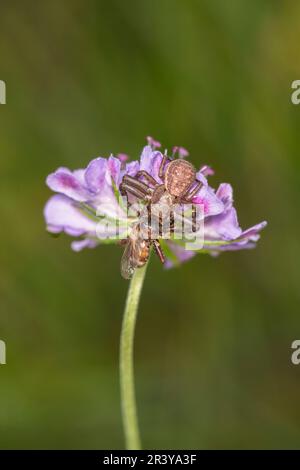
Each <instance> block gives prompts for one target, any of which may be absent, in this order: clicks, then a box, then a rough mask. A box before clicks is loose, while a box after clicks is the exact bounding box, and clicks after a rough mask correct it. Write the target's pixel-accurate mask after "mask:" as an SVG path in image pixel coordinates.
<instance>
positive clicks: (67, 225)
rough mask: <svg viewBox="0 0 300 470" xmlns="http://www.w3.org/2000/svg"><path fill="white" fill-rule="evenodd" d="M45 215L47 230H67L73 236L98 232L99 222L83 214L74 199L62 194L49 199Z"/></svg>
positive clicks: (57, 231) (53, 231) (55, 231)
mask: <svg viewBox="0 0 300 470" xmlns="http://www.w3.org/2000/svg"><path fill="white" fill-rule="evenodd" d="M44 216H45V220H46V224H47V230H48V231H49V232H52V233H59V232H65V233H67V234H68V235H72V236H80V235H83V234H86V233H90V234H95V233H96V224H97V223H96V222H94V221H93V220H91V219H89V218H88V217H86V216H85V215H83V214H82V212H81V211H80V210H79V209H78V208H77V207H76V203H74V201H72V200H71V199H70V198H68V197H67V196H64V195H61V194H56V195H54V196H52V197H51V198H50V199H49V200H48V202H47V203H46V205H45V209H44Z"/></svg>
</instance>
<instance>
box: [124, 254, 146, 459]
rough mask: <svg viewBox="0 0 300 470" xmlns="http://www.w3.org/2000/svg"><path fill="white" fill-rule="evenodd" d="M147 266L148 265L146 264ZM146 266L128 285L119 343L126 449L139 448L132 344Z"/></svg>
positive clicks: (137, 271)
mask: <svg viewBox="0 0 300 470" xmlns="http://www.w3.org/2000/svg"><path fill="white" fill-rule="evenodd" d="M147 264H148V263H147ZM147 264H146V265H145V266H143V267H142V268H138V269H136V271H135V273H134V275H133V277H132V279H131V281H130V285H129V290H128V294H127V300H126V305H125V311H124V317H123V324H122V331H121V341H120V384H121V408H122V417H123V426H124V433H125V441H126V449H128V450H138V449H140V448H141V442H140V435H139V427H138V419H137V411H136V402H135V390H134V374H133V342H134V331H135V323H136V317H137V311H138V305H139V299H140V295H141V291H142V287H143V282H144V278H145V273H146V268H147Z"/></svg>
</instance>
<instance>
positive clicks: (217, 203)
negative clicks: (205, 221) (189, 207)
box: [193, 186, 224, 217]
mask: <svg viewBox="0 0 300 470" xmlns="http://www.w3.org/2000/svg"><path fill="white" fill-rule="evenodd" d="M193 203H195V204H201V205H202V206H203V211H204V215H205V217H208V216H212V215H217V214H220V213H221V212H223V211H224V204H223V202H222V201H221V200H220V199H219V198H218V197H217V195H216V194H215V192H214V190H213V189H212V188H210V187H209V186H202V187H201V188H200V190H199V192H198V193H197V195H196V196H195V197H194V198H193Z"/></svg>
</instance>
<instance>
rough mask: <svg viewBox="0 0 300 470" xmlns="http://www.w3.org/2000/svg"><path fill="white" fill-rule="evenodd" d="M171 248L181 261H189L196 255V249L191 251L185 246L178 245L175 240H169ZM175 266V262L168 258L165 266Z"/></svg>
mask: <svg viewBox="0 0 300 470" xmlns="http://www.w3.org/2000/svg"><path fill="white" fill-rule="evenodd" d="M167 243H168V246H169V248H170V250H171V251H172V252H173V253H174V255H175V256H176V258H177V260H178V262H179V263H185V262H186V261H189V260H190V259H191V258H193V257H194V256H195V255H196V252H195V251H189V250H186V249H185V248H183V247H182V246H180V245H177V244H176V243H174V242H169V241H168V242H167ZM173 266H174V262H173V261H172V260H171V259H170V258H167V259H166V261H165V263H164V267H165V268H172V267H173Z"/></svg>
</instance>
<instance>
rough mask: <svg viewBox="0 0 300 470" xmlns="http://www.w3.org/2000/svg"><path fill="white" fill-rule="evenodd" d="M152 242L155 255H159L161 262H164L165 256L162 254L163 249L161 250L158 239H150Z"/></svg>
mask: <svg viewBox="0 0 300 470" xmlns="http://www.w3.org/2000/svg"><path fill="white" fill-rule="evenodd" d="M152 244H153V246H154V249H155V253H156V254H157V256H158V257H159V259H160V261H161V262H162V263H164V262H165V260H166V258H165V255H164V253H163V251H162V248H161V246H160V243H159V241H158V240H153V241H152Z"/></svg>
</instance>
